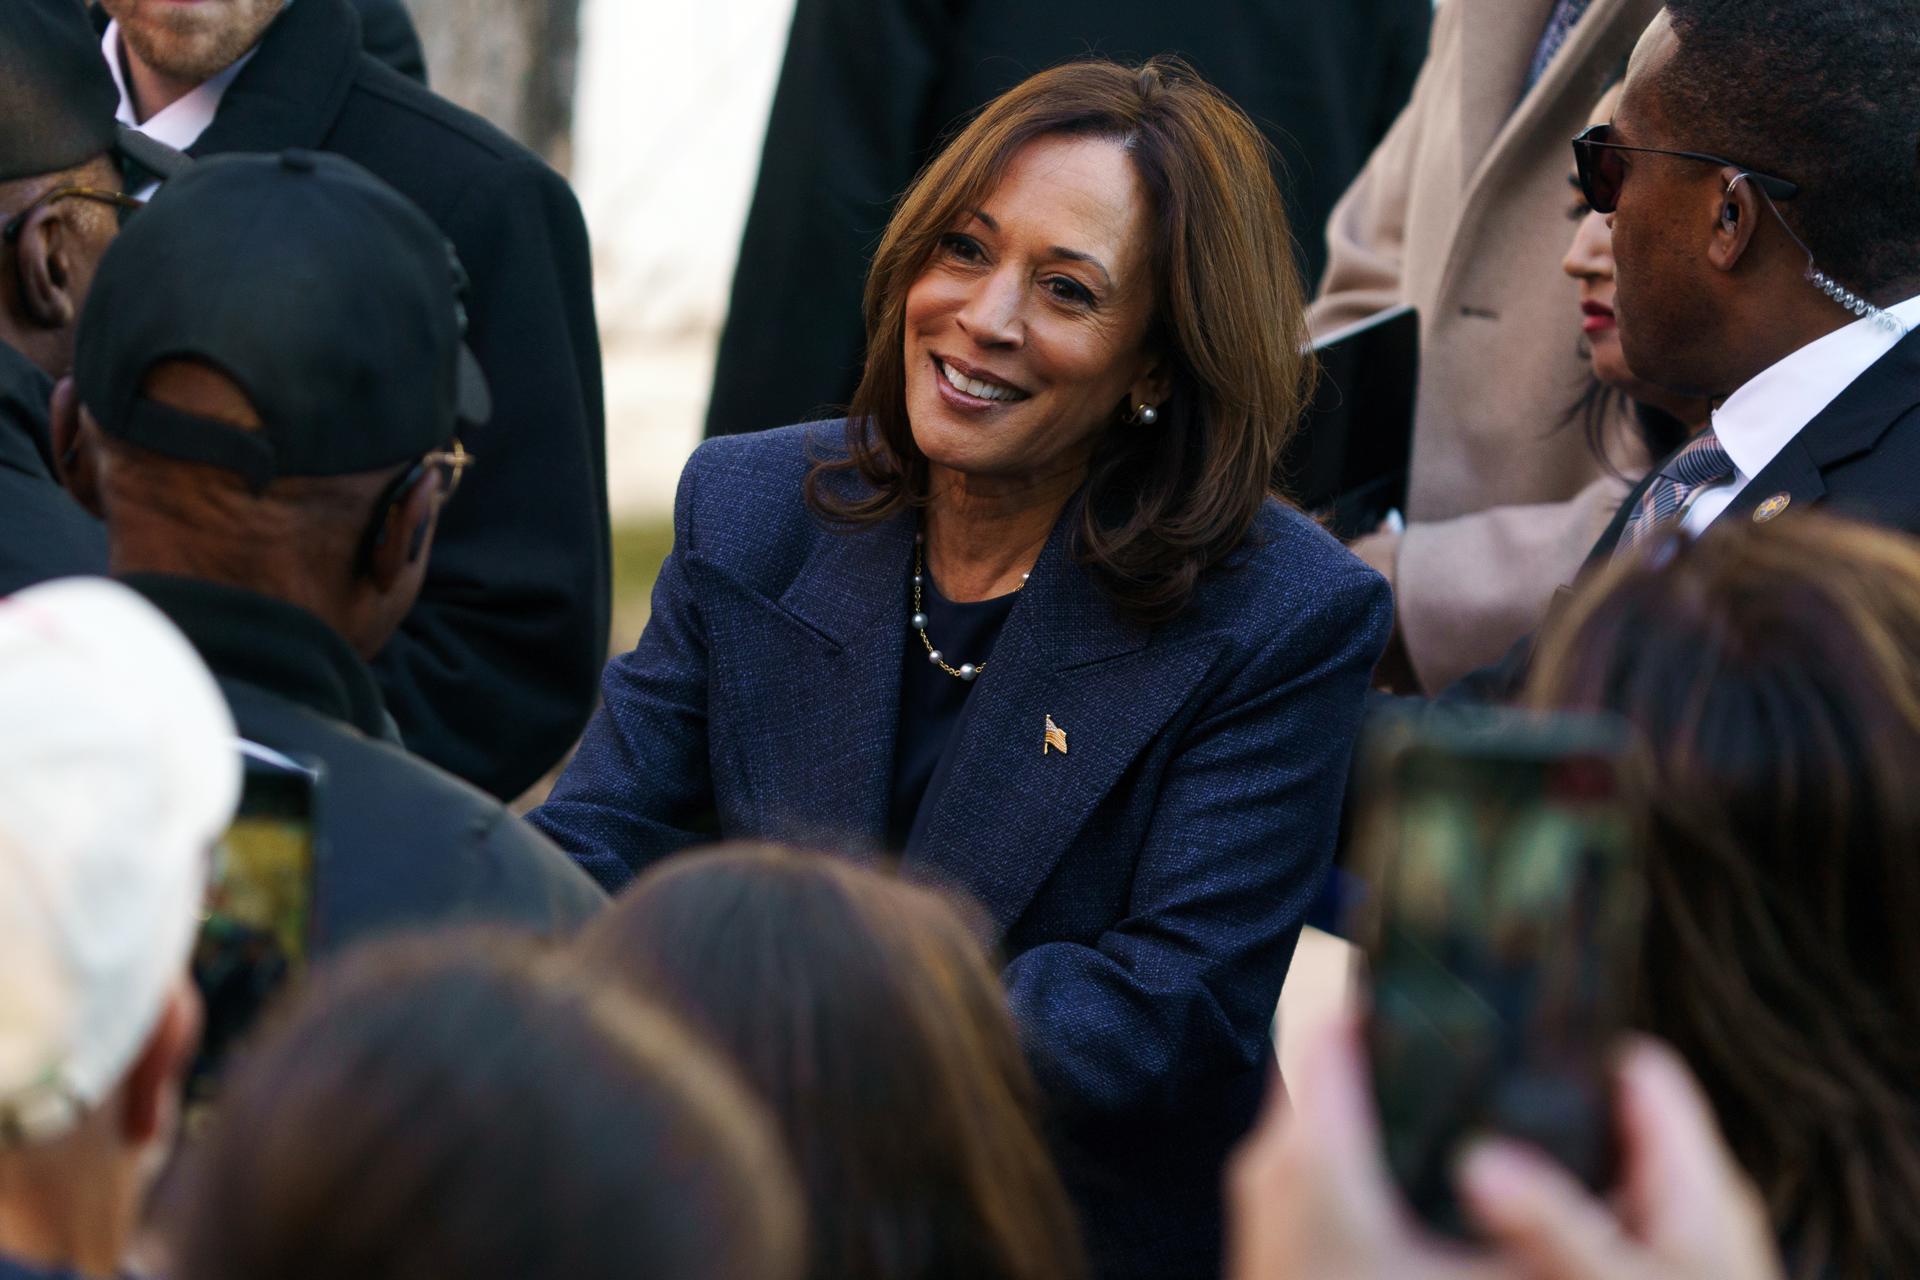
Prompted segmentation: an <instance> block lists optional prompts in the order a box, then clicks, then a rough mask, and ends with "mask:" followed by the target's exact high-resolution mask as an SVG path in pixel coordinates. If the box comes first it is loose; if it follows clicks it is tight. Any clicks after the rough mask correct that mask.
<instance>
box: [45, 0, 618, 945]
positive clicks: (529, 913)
mask: <svg viewBox="0 0 1920 1280" xmlns="http://www.w3.org/2000/svg"><path fill="white" fill-rule="evenodd" d="M309 2H310V0H298V3H299V4H307V3H309ZM458 276H459V270H458V264H457V263H455V262H454V261H453V260H452V259H451V256H450V254H449V252H448V249H447V243H446V238H445V236H444V235H443V234H442V233H441V232H440V230H439V229H438V228H437V227H435V226H434V224H433V223H432V222H431V221H429V220H428V219H427V217H426V215H425V214H423V213H421V212H420V210H419V209H417V208H415V207H413V206H412V205H410V204H408V203H407V201H406V200H404V199H403V198H402V197H401V196H400V195H398V194H397V193H396V192H394V191H393V189H392V188H391V187H388V186H386V185H385V184H383V183H381V182H379V181H378V180H377V179H375V178H374V177H373V176H372V175H371V174H369V173H367V171H366V170H364V169H362V168H360V167H359V166H357V165H354V164H352V163H351V162H349V161H346V160H343V159H341V158H340V157H338V156H331V155H324V154H317V153H315V152H311V151H289V152H286V153H284V154H283V155H281V156H277V157H276V156H223V157H219V158H216V159H212V160H207V161H204V162H201V163H199V164H197V165H195V166H194V168H193V169H192V171H191V172H189V173H187V174H185V175H183V176H182V177H180V178H178V179H176V180H175V181H173V182H171V183H169V184H168V186H167V189H166V190H165V191H163V192H162V193H161V194H160V196H159V197H158V198H157V199H155V201H154V202H153V206H152V207H151V208H150V209H148V210H147V211H146V212H144V213H142V214H141V215H140V217H139V218H137V219H136V220H134V222H132V223H131V224H130V225H129V226H128V228H127V230H126V232H125V233H124V234H123V235H122V236H121V238H120V239H119V241H118V242H116V244H115V246H114V248H113V249H112V250H109V251H108V253H107V255H106V257H105V259H104V260H103V261H102V263H101V266H100V272H99V276H98V277H97V279H96V281H95V284H94V290H93V295H92V297H91V298H90V299H89V300H88V303H87V308H86V311H85V312H84V314H83V315H82V317H81V322H80V334H79V341H78V344H77V347H76V350H75V357H74V374H73V377H72V378H71V379H68V380H67V381H65V382H63V383H62V384H61V385H60V387H59V389H58V390H57V391H56V392H55V395H54V433H55V439H56V448H55V453H56V456H57V457H59V458H60V459H61V465H62V467H63V469H64V470H65V472H66V480H67V482H68V484H69V485H70V486H71V487H72V489H73V492H74V494H75V495H76V496H77V497H78V498H79V499H80V500H81V501H82V502H83V503H85V504H87V505H88V506H89V507H90V508H91V509H92V510H93V511H94V512H95V513H96V514H98V515H100V516H101V517H102V518H103V519H104V520H105V521H106V525H107V532H108V537H109V540H110V542H111V544H112V559H113V567H114V571H115V573H116V574H117V575H119V576H120V578H121V580H122V581H123V582H125V583H126V584H127V585H128V586H130V587H132V588H133V589H134V590H136V591H138V592H140V594H142V595H144V596H145V597H146V598H147V599H148V600H149V601H151V602H152V603H153V604H154V605H156V606H158V607H159V609H160V610H161V612H163V613H165V614H166V615H167V616H168V617H169V618H171V619H172V620H173V622H174V623H175V625H177V626H178V627H179V628H180V630H181V631H182V632H184V633H185V634H186V636H187V638H188V639H189V640H191V641H192V642H193V645H194V647H195V648H196V649H198V650H199V652H200V655H201V657H202V658H203V659H205V661H206V663H207V665H208V667H210V668H211V669H212V671H213V673H214V675H215V676H216V677H218V679H219V681H220V687H221V691H222V692H223V693H224V694H225V695H226V698H227V702H228V705H229V706H230V707H231V708H232V711H233V718H234V722H235V723H236V724H237V725H238V726H239V729H240V734H241V736H242V737H243V738H245V739H247V740H248V741H250V742H254V743H257V744H260V745H261V746H264V747H266V748H268V749H270V750H271V751H272V752H274V753H276V754H278V755H280V756H284V757H287V758H289V759H291V760H293V761H295V762H296V763H300V764H310V765H315V766H317V767H318V768H319V769H320V771H321V777H320V784H319V785H320V791H319V795H318V798H317V800H316V803H315V810H314V813H315V817H314V821H315V824H316V826H317V828H318V834H319V835H320V837H321V838H322V839H323V840H324V842H325V849H326V856H325V858H324V859H323V860H322V862H321V863H320V866H319V873H318V879H317V903H316V911H315V919H316V921H317V929H318V933H319V937H318V941H319V944H320V946H321V947H322V949H327V950H330V949H332V948H335V947H338V946H342V945H345V944H347V943H349V942H351V941H353V940H354V939H356V938H360V937H364V936H367V935H369V934H372V933H376V932H382V931H385V930H388V929H393V928H401V927H406V926H412V925H423V924H434V923H440V922H444V921H448V920H455V919H468V920H484V921H498V922H503V923H511V924H517V925H524V926H528V927H531V928H534V929H537V930H540V931H543V932H547V933H553V934H558V933H564V932H567V931H569V930H571V929H572V927H573V926H575V925H577V924H579V923H580V922H582V921H583V920H584V919H585V918H586V917H587V916H588V915H590V914H592V913H593V912H594V911H595V910H596V909H597V908H598V907H599V905H600V904H601V902H602V901H603V900H604V895H602V894H601V893H600V891H599V890H598V889H597V888H595V886H594V885H593V883H592V882H591V881H590V880H588V879H587V877H586V876H585V875H584V874H583V873H582V872H580V871H579V870H578V869H577V868H575V867H574V865H573V864H572V863H571V862H570V861H569V860H568V859H567V858H566V857H565V856H564V855H563V854H561V853H560V852H559V850H557V849H555V848H554V847H553V846H552V845H551V844H549V843H548V842H547V841H546V840H545V839H543V838H542V837H540V836H539V835H538V834H537V833H535V832H534V830H533V829H532V828H531V827H529V826H527V825H526V824H525V823H523V822H521V821H520V820H519V819H518V818H516V817H514V816H513V815H512V814H511V813H509V812H508V811H507V810H506V809H505V808H504V807H503V806H502V805H501V804H500V803H499V802H498V801H497V800H495V799H493V798H492V797H491V796H488V795H485V794H484V793H482V792H480V791H478V790H476V789H475V788H473V787H471V786H468V785H467V784H465V783H463V782H461V781H460V780H459V779H457V778H454V777H452V776H451V775H449V774H447V773H445V772H443V771H441V770H440V769H437V768H435V767H433V766H432V765H431V764H428V763H427V762H425V761H424V760H421V759H419V758H417V757H416V756H414V755H411V754H409V753H408V752H407V751H406V750H405V749H404V748H403V746H402V744H401V743H400V742H399V740H398V739H397V737H396V736H395V734H394V732H393V725H392V721H391V720H390V719H389V718H388V715H387V709H386V705H385V703H384V702H383V700H382V698H381V693H380V689H379V687H378V686H377V685H376V683H375V681H374V678H373V673H372V671H371V670H369V668H368V667H367V665H366V659H367V658H369V657H371V656H372V655H373V654H375V653H378V652H380V651H381V650H382V648H383V647H384V646H385V644H386V642H387V639H388V637H389V636H390V635H391V634H392V633H393V631H394V629H395V628H396V627H397V626H399V625H400V621H401V619H402V618H403V617H405V616H407V615H408V613H409V611H410V610H411V608H412V605H413V600H414V597H415V595H416V594H417V593H418V592H419V590H420V587H421V584H422V582H423V581H424V580H426V579H427V577H428V575H429V569H428V566H429V564H430V563H431V560H432V557H433V556H435V555H437V554H438V553H439V548H438V547H437V546H436V545H435V527H436V524H437V522H438V521H439V520H440V519H441V518H442V515H443V512H446V511H453V510H456V509H458V507H459V505H460V503H461V502H464V501H466V500H467V499H468V498H469V497H470V496H471V495H470V494H468V493H466V492H464V491H462V488H463V486H462V485H461V480H462V479H464V478H467V477H465V476H464V474H463V473H464V472H465V471H466V469H467V463H468V456H467V454H466V451H465V449H464V448H463V447H462V442H463V440H464V439H465V437H466V436H468V435H469V434H471V433H472V432H473V431H474V430H475V429H476V428H478V426H479V425H480V424H481V423H482V422H484V421H485V418H486V415H487V412H488V407H489V406H488V394H487V384H486V380H485V378H484V377H483V376H482V375H481V373H480V371H479V366H478V364H477V363H476V362H475V360H474V357H473V355H472V353H471V352H470V351H469V350H468V349H467V347H466V346H465V344H464V343H463V341H462V338H461V334H462V330H463V328H464V325H465V319H464V315H463V313H462V308H461V304H460V301H459V292H458ZM290 297H295V298H297V299H298V304H297V305H292V306H289V305H288V299H289V298H290ZM479 465H484V463H481V464H479ZM502 728H503V730H510V727H509V726H502Z"/></svg>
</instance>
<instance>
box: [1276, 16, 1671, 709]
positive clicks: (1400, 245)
mask: <svg viewBox="0 0 1920 1280" xmlns="http://www.w3.org/2000/svg"><path fill="white" fill-rule="evenodd" d="M1659 8H1660V0H1592V6H1591V7H1590V8H1589V9H1588V11H1587V14H1586V16H1585V17H1584V18H1583V19H1582V20H1581V22H1580V24H1579V25H1578V26H1577V27H1576V28H1575V29H1574V30H1573V32H1572V33H1571V35H1570V36H1569V37H1568V40H1567V43H1566V45H1565V46H1564V47H1563V48H1562V50H1561V52H1560V55H1559V56H1558V57H1556V58H1555V59H1554V61H1553V63H1552V64H1551V65H1550V66H1549V67H1548V69H1547V72H1546V75H1545V76H1544V77H1543V78H1542V79H1541V81H1540V82H1539V83H1538V84H1536V85H1535V86H1534V87H1533V89H1532V90H1531V91H1530V92H1528V93H1527V94H1526V96H1525V98H1524V100H1522V99H1521V87H1522V85H1523V83H1524V82H1525V79H1526V71H1527V66H1528V63H1529V62H1530V61H1531V60H1532V57H1533V53H1534V49H1535V48H1536V47H1537V45H1538V43H1539V40H1540V35H1541V32H1542V31H1543V30H1544V29H1545V27H1546V23H1547V19H1548V17H1549V15H1550V14H1551V13H1552V10H1553V0H1443V3H1442V4H1441V6H1440V9H1439V12H1438V14H1437V15H1436V17H1435V19H1434V28H1433V43H1432V48H1431V51H1430V52H1429V53H1428V56H1427V62H1426V65H1425V67H1423V68H1422V70H1421V72H1420V78H1419V80H1418V82H1417V83H1416V84H1415V86H1414V91H1413V99H1412V101H1411V102H1410V103H1409V104H1408V105H1407V108H1406V110H1405V111H1403V112H1402V113H1401V115H1400V118H1399V119H1398V120H1397V121H1395V123H1394V126H1393V128H1392V130H1391V131H1390V132H1389V133H1388V134H1387V137H1386V138H1385V139H1384V140H1383V141H1382V142H1381V144H1380V146H1379V147H1378V148H1377V149H1376V150H1375V151H1374V154H1373V157H1372V159H1371V160H1369V161H1368V162H1367V167H1366V169H1365V170H1364V171H1363V172H1362V173H1361V175H1360V177H1359V178H1358V179H1357V180H1356V181H1355V183H1354V185H1353V186H1352V187H1350V188H1349V189H1348V190H1347V193H1346V195H1345V196H1344V197H1342V199H1341V201H1340V203H1339V205H1338V206H1337V207H1336V208H1335V209H1334V212H1333V216H1332V218H1331V219H1330V221H1329V223H1328V226H1327V245H1328V250H1329V255H1330V258H1329V265H1328V268H1327V273H1326V276H1325V278H1324V279H1323V281H1322V282H1321V286H1320V297H1319V299H1318V300H1317V301H1316V302H1315V303H1314V305H1313V308H1312V313H1311V319H1312V322H1313V327H1314V329H1315V331H1316V332H1321V333H1324V332H1329V331H1331V330H1333V329H1335V328H1338V327H1340V326H1342V325H1346V324H1350V323H1352V322H1354V321H1355V320H1359V319H1362V318H1364V317H1366V316H1368V315H1371V314H1373V313H1374V312H1376V311H1378V310H1380V309H1381V308H1383V307H1387V306H1393V305H1396V304H1399V303H1403V302H1404V303H1411V304H1412V305H1413V306H1414V307H1416V308H1417V309H1418V310H1419V312H1420V317H1421V348H1422V349H1421V368H1420V388H1419V393H1418V397H1417V401H1416V407H1415V414H1414V435H1413V465H1412V475H1411V478H1410V481H1409V492H1408V503H1407V506H1408V510H1407V513H1406V514H1407V517H1408V520H1409V522H1410V525H1411V527H1410V529H1409V533H1408V536H1407V537H1406V538H1405V539H1404V540H1403V542H1402V547H1401V550H1400V558H1399V561H1398V563H1397V564H1396V565H1395V573H1394V577H1395V590H1396V593H1397V595H1398V597H1399V612H1400V626H1401V631H1402V635H1403V637H1404V639H1405V641H1406V644H1407V648H1408V651H1409V654H1410V655H1411V656H1412V658H1413V662H1414V667H1415V669H1416V671H1417V672H1418V673H1419V674H1420V676H1421V678H1422V681H1423V683H1425V684H1426V685H1427V687H1428V688H1429V689H1433V688H1437V687H1440V686H1442V685H1444V684H1446V683H1449V682H1450V681H1451V680H1452V679H1453V678H1457V677H1458V676H1459V675H1461V674H1464V673H1465V672H1467V671H1470V670H1472V669H1473V668H1474V667H1476V666H1479V665H1481V664H1482V663H1484V662H1488V661H1492V660H1493V659H1494V658H1497V657H1498V656H1499V655H1500V654H1501V653H1502V652H1503V651H1504V650H1505V648H1506V647H1507V646H1508V645H1509V644H1511V643H1512V642H1513V641H1514V640H1515V639H1518V638H1519V636H1521V635H1523V634H1525V632H1526V631H1527V630H1529V629H1530V628H1531V626H1532V625H1533V624H1534V623H1536V622H1537V621H1538V620H1539V617H1540V615H1541V613H1542V612H1544V610H1545V607H1546V605H1547V602H1548V601H1549V600H1550V598H1551V597H1552V594H1553V590H1554V588H1555V587H1557V586H1559V585H1560V584H1561V583H1562V582H1564V581H1565V580H1566V579H1567V577H1568V576H1570V575H1571V574H1572V572H1573V570H1575V569H1577V568H1578V566H1579V563H1580V559H1581V557H1582V556H1583V555H1584V553H1585V550H1586V548H1587V547H1589V546H1591V544H1592V542H1593V540H1594V539H1595V538H1597V537H1598V536H1599V534H1600V532H1601V530H1602V529H1603V528H1604V527H1605V524H1606V521H1607V519H1608V517H1609V515H1610V514H1611V510H1612V507H1613V506H1615V505H1617V504H1618V501H1619V496H1620V494H1621V493H1622V492H1624V490H1623V489H1622V487H1621V486H1620V485H1619V484H1618V482H1617V481H1614V480H1612V479H1611V477H1608V476H1607V475H1606V473H1605V470H1604V468H1602V467H1601V465H1600V464H1599V462H1598V461H1597V460H1596V459H1595V458H1594V457H1593V455H1592V453H1591V451H1590V450H1589V448H1588V446H1587V441H1586V437H1585V434H1584V433H1583V432H1582V431H1581V430H1580V429H1579V428H1578V427H1577V426H1563V425H1562V420H1563V419H1564V418H1565V416H1566V413H1567V410H1568V408H1569V406H1571V405H1572V404H1573V402H1574V401H1575V400H1576V399H1577V398H1578V397H1579V395H1580V393H1581V391H1582V390H1583V389H1584V388H1585V386H1586V384H1587V380H1588V378H1589V377H1590V374H1589V372H1588V368H1587V362H1586V358H1585V356H1584V355H1583V354H1582V353H1581V349H1580V315H1579V309H1578V304H1577V298H1576V294H1575V290H1574V285H1573V282H1572V281H1570V280H1568V279H1567V278H1566V276H1565V275H1564V274H1563V273H1562V272H1561V270H1560V261H1561V258H1562V257H1563V256H1564V255H1565V253H1566V250H1567V246H1568V244H1569V243H1570V242H1571V240H1572V238H1573V232H1574V224H1573V222H1572V221H1571V220H1570V219H1569V218H1568V216H1567V214H1568V210H1569V209H1570V208H1571V207H1572V205H1573V201H1574V196H1573V193H1572V192H1571V191H1570V190H1569V188H1568V185H1567V174H1568V172H1569V170H1570V169H1571V167H1572V151H1571V149H1570V148H1569V147H1568V145H1567V143H1568V140H1569V139H1571V138H1572V137H1573V136H1574V135H1575V134H1576V133H1578V132H1580V130H1581V129H1583V128H1584V127H1585V126H1586V124H1587V119H1588V115H1589V114H1590V112H1591V111H1592V108H1593V104H1594V102H1595V100H1597V99H1598V97H1599V96H1600V89H1601V87H1602V85H1603V84H1604V83H1605V82H1606V80H1607V79H1608V78H1609V76H1610V75H1611V73H1612V72H1613V71H1614V70H1615V69H1616V68H1617V67H1618V66H1619V65H1620V64H1621V63H1622V61H1623V60H1624V59H1625V57H1626V55H1627V53H1628V52H1629V51H1630V50H1631V49H1632V48H1633V44H1634V41H1635V40H1636V39H1637V38H1638V37H1639V34H1640V32H1641V31H1642V30H1643V29H1644V28H1645V26H1646V24H1647V23H1648V22H1649V21H1651V20H1652V17H1653V15H1654V14H1655V13H1656V12H1658V11H1659ZM1516 101H1518V103H1519V105H1518V106H1517V107H1516V106H1515V105H1514V104H1515V103H1516ZM1626 452H1627V456H1625V457H1622V458H1618V459H1616V462H1617V463H1625V464H1627V467H1628V469H1629V471H1631V469H1632V467H1633V466H1634V464H1635V463H1636V462H1637V463H1639V464H1640V465H1644V459H1636V458H1635V457H1633V456H1632V452H1631V450H1630V449H1628V450H1627V451H1626ZM1505 507H1525V508H1527V510H1525V511H1523V512H1508V513H1503V514H1500V515H1496V516H1490V517H1489V518H1488V519H1486V520H1479V519H1478V518H1477V515H1478V513H1484V512H1488V511H1489V509H1491V508H1505ZM1462 517H1468V519H1464V520H1463V519H1462ZM1423 543H1424V544H1425V545H1422V544H1423Z"/></svg>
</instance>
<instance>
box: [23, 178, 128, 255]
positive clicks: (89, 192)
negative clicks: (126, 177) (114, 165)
mask: <svg viewBox="0 0 1920 1280" xmlns="http://www.w3.org/2000/svg"><path fill="white" fill-rule="evenodd" d="M55 200H98V201H99V202H100V203H102V204H110V205H112V206H113V207H114V210H115V212H116V213H117V215H118V217H119V219H120V224H121V225H122V226H125V225H126V221H127V219H128V218H130V217H132V216H133V215H134V214H136V213H138V212H139V211H140V210H142V209H144V208H146V207H147V202H146V201H145V200H140V199H136V198H135V197H133V196H130V195H128V194H127V193H126V192H124V191H107V190H105V189H103V188H101V187H55V188H54V189H53V190H51V191H49V192H47V193H46V194H45V195H43V196H41V197H40V198H39V199H38V200H35V201H34V202H33V203H32V204H30V205H28V206H27V207H26V208H24V209H22V210H21V211H20V212H18V213H16V214H14V215H13V216H12V217H11V218H8V219H7V225H6V226H4V227H0V240H4V241H5V242H6V243H8V244H12V243H14V242H15V241H17V240H18V239H19V238H20V232H21V231H22V230H23V229H24V228H25V227H26V225H27V219H28V218H31V217H32V216H33V215H34V213H35V212H36V211H37V210H40V209H44V208H46V207H47V206H48V205H50V204H52V203H53V202H54V201H55Z"/></svg>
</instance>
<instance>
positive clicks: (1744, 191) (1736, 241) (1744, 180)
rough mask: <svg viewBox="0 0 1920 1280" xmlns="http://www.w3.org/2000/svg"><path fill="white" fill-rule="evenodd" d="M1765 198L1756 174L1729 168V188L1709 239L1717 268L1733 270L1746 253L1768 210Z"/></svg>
mask: <svg viewBox="0 0 1920 1280" xmlns="http://www.w3.org/2000/svg"><path fill="white" fill-rule="evenodd" d="M1765 200H1766V197H1765V196H1764V195H1762V194H1761V192H1760V190H1759V188H1757V187H1755V186H1754V185H1753V179H1752V175H1750V174H1745V173H1739V172H1735V171H1731V170H1730V171H1727V173H1726V185H1725V189H1724V190H1723V191H1722V192H1721V193H1720V198H1719V200H1718V202H1717V205H1716V207H1715V209H1714V221H1713V237H1712V239H1711V240H1709V241H1708V243H1707V261H1709V262H1711V263H1712V264H1713V266H1714V269H1715V270H1718V271H1731V270H1733V269H1734V267H1735V266H1737V265H1738V264H1739V262H1740V259H1741V258H1743V257H1745V256H1746V252H1747V246H1748V245H1750V244H1752V243H1753V235H1754V232H1755V231H1756V230H1758V229H1759V226H1760V219H1761V216H1762V215H1764V214H1765V213H1766V208H1765Z"/></svg>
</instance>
